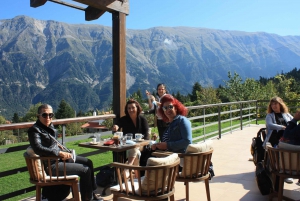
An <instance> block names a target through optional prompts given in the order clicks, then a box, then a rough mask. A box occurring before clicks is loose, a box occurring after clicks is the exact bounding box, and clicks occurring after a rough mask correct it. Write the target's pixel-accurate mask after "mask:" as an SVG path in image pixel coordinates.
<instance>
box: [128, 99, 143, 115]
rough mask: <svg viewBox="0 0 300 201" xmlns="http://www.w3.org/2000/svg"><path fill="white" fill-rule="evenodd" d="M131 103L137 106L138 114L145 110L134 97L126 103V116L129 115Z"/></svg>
mask: <svg viewBox="0 0 300 201" xmlns="http://www.w3.org/2000/svg"><path fill="white" fill-rule="evenodd" d="M129 104H135V106H136V108H137V115H140V114H141V112H142V111H143V109H142V107H141V105H140V104H139V102H137V101H136V100H134V99H129V100H128V101H127V103H126V105H125V114H126V116H129V113H128V110H127V106H128V105H129Z"/></svg>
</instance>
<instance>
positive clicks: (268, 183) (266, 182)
mask: <svg viewBox="0 0 300 201" xmlns="http://www.w3.org/2000/svg"><path fill="white" fill-rule="evenodd" d="M255 180H256V184H257V187H258V189H259V191H260V193H261V194H262V195H268V194H270V192H271V190H272V186H273V185H272V180H271V179H270V177H269V175H268V173H267V171H266V169H265V168H264V166H263V164H262V163H261V162H259V163H257V165H256V170H255Z"/></svg>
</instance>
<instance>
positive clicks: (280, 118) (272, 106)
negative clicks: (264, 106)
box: [263, 96, 293, 147]
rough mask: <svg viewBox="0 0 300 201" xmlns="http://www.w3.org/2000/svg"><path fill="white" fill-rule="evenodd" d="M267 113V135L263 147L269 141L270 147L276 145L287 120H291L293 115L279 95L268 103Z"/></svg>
mask: <svg viewBox="0 0 300 201" xmlns="http://www.w3.org/2000/svg"><path fill="white" fill-rule="evenodd" d="M267 112H268V114H267V116H266V127H267V136H266V139H265V141H264V143H263V147H265V146H266V143H267V142H270V143H271V145H272V147H274V146H275V145H278V143H279V139H280V138H281V137H282V136H283V132H284V130H285V128H286V126H287V122H289V121H290V120H292V118H293V116H292V115H291V114H290V113H289V109H288V107H287V106H286V105H285V103H284V102H283V100H282V99H281V98H280V97H277V96H275V97H273V98H272V99H271V100H270V102H269V105H268V111H267Z"/></svg>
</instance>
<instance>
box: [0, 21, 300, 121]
mask: <svg viewBox="0 0 300 201" xmlns="http://www.w3.org/2000/svg"><path fill="white" fill-rule="evenodd" d="M126 37H127V40H126V42H127V74H126V78H127V90H128V95H130V94H131V93H133V92H135V91H137V90H138V89H140V90H142V92H144V90H146V89H148V90H150V91H153V90H155V87H156V85H157V84H158V83H160V82H164V83H166V84H167V86H168V89H169V92H171V93H172V92H174V93H176V92H177V91H180V93H182V94H187V93H190V92H191V90H192V86H193V84H194V83H195V82H199V83H200V84H201V85H203V86H215V87H216V86H218V85H219V84H223V80H227V73H228V71H231V72H234V71H235V72H237V73H238V74H239V75H241V77H243V78H246V77H251V78H255V79H258V78H259V76H263V77H271V76H274V75H276V74H277V73H281V72H288V71H290V70H291V69H293V68H295V67H298V66H299V64H300V46H299V45H298V44H299V43H300V36H279V35H275V34H268V33H263V32H259V33H248V32H240V31H223V30H213V29H204V28H192V27H155V28H151V29H147V30H127V36H126ZM111 76H112V29H111V27H105V26H101V25H84V24H66V23H61V22H56V21H42V20H36V19H33V18H29V17H26V16H17V17H15V18H13V19H4V20H0V86H1V87H0V111H1V113H0V114H1V115H4V116H6V117H7V118H11V117H12V114H13V113H14V112H17V113H19V114H20V115H22V114H24V112H26V111H27V110H28V108H29V106H30V104H35V103H37V102H44V103H49V104H52V105H53V106H54V109H56V108H57V106H58V104H59V102H60V101H61V100H62V99H65V100H66V101H67V102H68V103H70V104H71V106H72V107H73V108H74V109H75V110H77V111H79V110H81V111H87V110H92V109H94V108H98V109H105V108H107V107H109V106H110V105H111V97H112V82H111Z"/></svg>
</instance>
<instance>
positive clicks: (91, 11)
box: [85, 6, 105, 21]
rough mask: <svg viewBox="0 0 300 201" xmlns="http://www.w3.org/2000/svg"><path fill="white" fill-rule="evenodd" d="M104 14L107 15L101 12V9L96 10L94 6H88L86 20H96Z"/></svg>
mask: <svg viewBox="0 0 300 201" xmlns="http://www.w3.org/2000/svg"><path fill="white" fill-rule="evenodd" d="M104 13H105V11H104V10H100V9H98V8H94V7H92V6H88V7H87V8H86V9H85V20H86V21H91V20H96V19H98V18H99V17H100V16H101V15H103V14H104Z"/></svg>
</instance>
